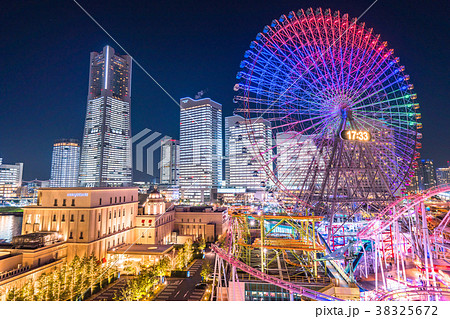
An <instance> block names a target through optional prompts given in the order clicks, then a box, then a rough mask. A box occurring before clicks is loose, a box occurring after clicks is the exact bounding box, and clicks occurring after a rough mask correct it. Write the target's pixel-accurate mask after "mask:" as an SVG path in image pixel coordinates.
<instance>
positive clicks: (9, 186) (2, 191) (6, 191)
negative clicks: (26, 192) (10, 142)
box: [0, 157, 23, 200]
mask: <svg viewBox="0 0 450 319" xmlns="http://www.w3.org/2000/svg"><path fill="white" fill-rule="evenodd" d="M22 173H23V163H16V164H3V159H2V158H1V157H0V200H7V199H11V198H14V197H16V196H17V189H18V188H19V187H20V186H21V185H22Z"/></svg>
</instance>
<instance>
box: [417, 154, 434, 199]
mask: <svg viewBox="0 0 450 319" xmlns="http://www.w3.org/2000/svg"><path fill="white" fill-rule="evenodd" d="M418 164H419V167H418V179H419V190H421V191H423V190H426V189H429V188H432V187H434V186H436V171H435V170H434V164H433V160H430V159H423V160H420V161H419V162H418Z"/></svg>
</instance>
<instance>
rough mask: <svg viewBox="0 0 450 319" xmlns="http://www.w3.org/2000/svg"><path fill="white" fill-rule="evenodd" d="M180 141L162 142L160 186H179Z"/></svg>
mask: <svg viewBox="0 0 450 319" xmlns="http://www.w3.org/2000/svg"><path fill="white" fill-rule="evenodd" d="M179 162H180V141H178V140H174V139H165V140H162V141H161V168H160V184H164V185H178V184H179V183H178V182H179V179H180V172H179Z"/></svg>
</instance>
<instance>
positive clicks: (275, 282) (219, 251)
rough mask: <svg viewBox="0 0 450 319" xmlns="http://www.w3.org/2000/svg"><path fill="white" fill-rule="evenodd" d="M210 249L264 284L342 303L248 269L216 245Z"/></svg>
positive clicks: (250, 268) (314, 298)
mask: <svg viewBox="0 0 450 319" xmlns="http://www.w3.org/2000/svg"><path fill="white" fill-rule="evenodd" d="M211 249H212V250H213V251H214V252H215V253H216V254H217V255H218V256H219V257H220V258H222V259H223V260H225V261H226V262H228V263H229V264H231V265H232V266H234V267H237V268H239V269H241V270H242V271H245V272H246V273H248V274H250V275H252V276H253V277H255V278H258V279H260V280H263V281H265V282H268V283H270V284H273V285H275V286H277V287H280V288H282V289H285V290H287V291H289V292H290V293H296V294H299V295H301V296H304V297H307V298H310V299H313V300H320V301H342V299H339V298H336V297H333V296H330V295H326V294H323V293H320V292H317V291H315V290H312V289H308V288H305V287H302V286H299V285H295V284H293V283H291V282H288V281H285V280H282V279H278V278H276V277H273V276H270V275H267V274H265V273H263V272H261V271H259V270H257V269H255V268H252V267H250V266H249V265H247V264H245V263H243V262H241V261H239V260H237V259H236V258H234V257H233V256H232V255H230V254H227V252H226V251H225V250H223V249H221V248H219V247H218V246H217V245H211Z"/></svg>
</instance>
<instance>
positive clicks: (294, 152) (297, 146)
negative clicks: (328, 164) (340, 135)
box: [276, 132, 325, 190]
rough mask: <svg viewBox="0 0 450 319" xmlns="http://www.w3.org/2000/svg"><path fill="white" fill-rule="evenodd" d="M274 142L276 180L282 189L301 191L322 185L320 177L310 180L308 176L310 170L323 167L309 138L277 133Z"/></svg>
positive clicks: (295, 134)
mask: <svg viewBox="0 0 450 319" xmlns="http://www.w3.org/2000/svg"><path fill="white" fill-rule="evenodd" d="M276 140H277V178H278V180H279V182H280V183H281V185H283V187H285V188H287V189H289V190H302V189H305V187H307V188H309V187H311V186H312V185H311V183H314V184H316V185H320V184H321V183H322V181H323V176H322V175H320V176H316V177H315V178H312V176H311V174H309V175H308V171H310V170H311V168H315V167H318V168H319V169H323V168H324V167H325V163H324V161H323V159H322V158H320V157H319V156H318V155H317V154H316V153H317V147H316V145H315V144H314V141H313V138H311V136H309V135H302V134H299V133H298V132H282V133H277V137H276ZM311 163H313V164H311ZM310 166H311V167H310Z"/></svg>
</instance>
